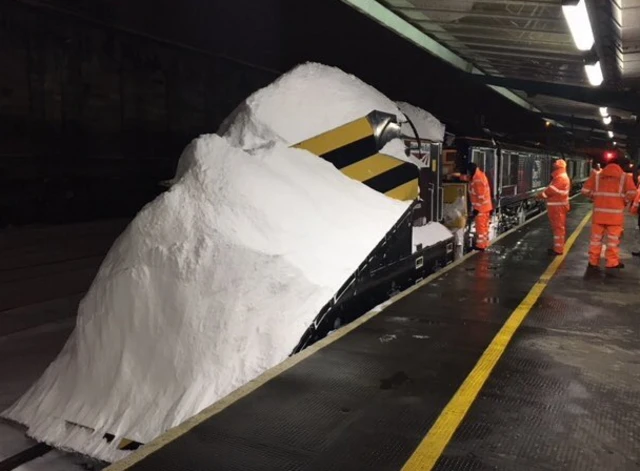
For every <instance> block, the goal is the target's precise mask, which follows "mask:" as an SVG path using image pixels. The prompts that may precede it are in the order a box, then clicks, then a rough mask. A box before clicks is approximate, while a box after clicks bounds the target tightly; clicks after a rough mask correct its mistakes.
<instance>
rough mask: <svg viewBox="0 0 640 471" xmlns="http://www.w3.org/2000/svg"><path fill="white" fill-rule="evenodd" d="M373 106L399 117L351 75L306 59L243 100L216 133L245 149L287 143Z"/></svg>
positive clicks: (353, 117)
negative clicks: (278, 142) (277, 142)
mask: <svg viewBox="0 0 640 471" xmlns="http://www.w3.org/2000/svg"><path fill="white" fill-rule="evenodd" d="M374 110H376V111H382V112H386V113H389V114H393V115H394V116H396V118H397V119H398V122H400V121H401V120H404V116H402V114H401V113H400V110H399V109H398V106H397V105H396V104H395V103H394V102H393V101H392V100H390V99H389V98H387V97H386V96H385V95H383V94H382V93H380V92H379V91H378V90H376V89H375V88H373V87H372V86H370V85H368V84H366V83H364V82H363V81H362V80H360V79H358V78H357V77H355V76H353V75H349V74H347V73H345V72H343V71H342V70H340V69H338V68H336V67H329V66H326V65H323V64H317V63H306V64H302V65H299V66H298V67H296V68H294V69H293V70H291V71H290V72H288V73H286V74H284V75H282V76H281V77H280V78H279V79H278V80H276V81H275V82H273V83H272V84H271V85H269V86H267V87H265V88H263V89H261V90H258V91H257V92H256V93H254V94H253V95H251V96H250V97H249V98H247V99H246V100H245V101H244V102H243V103H242V104H241V105H240V106H239V107H238V108H237V109H236V110H235V111H234V112H233V113H232V114H231V116H229V118H227V119H226V120H225V122H223V123H222V125H221V126H220V128H219V129H218V134H220V135H222V136H225V137H227V138H228V139H229V140H230V142H231V143H232V144H233V145H235V146H237V147H242V148H243V149H245V150H252V149H256V148H259V147H263V146H264V145H269V144H270V143H271V142H273V141H280V142H284V143H285V144H287V145H293V144H298V143H299V142H302V141H304V140H306V139H309V138H311V137H314V136H317V135H318V134H322V133H323V132H326V131H328V130H330V129H334V128H336V127H338V126H342V125H343V124H346V123H349V122H351V121H355V120H356V119H360V118H362V117H363V116H366V115H368V114H369V113H370V112H372V111H374Z"/></svg>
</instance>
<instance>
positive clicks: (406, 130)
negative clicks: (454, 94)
mask: <svg viewBox="0 0 640 471" xmlns="http://www.w3.org/2000/svg"><path fill="white" fill-rule="evenodd" d="M396 104H397V106H398V107H399V108H400V111H402V113H404V114H405V115H406V116H407V118H409V119H410V120H411V122H412V123H413V125H414V126H415V128H416V131H418V136H419V137H420V139H427V140H430V141H434V142H442V141H443V140H444V130H445V126H444V124H442V123H441V122H440V121H438V119H437V118H436V117H435V116H433V115H432V114H431V113H429V112H428V111H425V110H423V109H422V108H418V107H417V106H413V105H411V104H409V103H405V102H402V101H399V102H397V103H396ZM401 121H403V124H402V127H401V130H402V134H404V135H405V136H408V137H414V136H415V132H414V130H413V128H412V127H411V125H410V124H409V123H408V122H406V119H404V117H403V119H402V120H401Z"/></svg>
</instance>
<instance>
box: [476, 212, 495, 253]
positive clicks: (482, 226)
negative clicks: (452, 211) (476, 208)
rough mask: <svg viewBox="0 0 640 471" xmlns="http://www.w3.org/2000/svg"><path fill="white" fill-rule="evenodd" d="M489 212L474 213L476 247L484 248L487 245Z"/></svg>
mask: <svg viewBox="0 0 640 471" xmlns="http://www.w3.org/2000/svg"><path fill="white" fill-rule="evenodd" d="M490 220H491V213H478V214H477V215H476V247H478V248H479V249H486V248H487V247H488V246H489V221H490Z"/></svg>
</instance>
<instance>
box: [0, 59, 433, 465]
mask: <svg viewBox="0 0 640 471" xmlns="http://www.w3.org/2000/svg"><path fill="white" fill-rule="evenodd" d="M373 110H378V111H383V112H388V113H392V114H395V115H396V116H398V117H400V116H399V114H400V112H399V109H398V107H397V106H396V104H395V103H394V102H392V101H391V100H389V99H388V98H387V97H385V96H384V95H382V94H380V93H379V92H378V91H376V90H375V89H373V88H372V87H370V86H369V85H367V84H365V83H363V82H362V81H360V80H358V79H357V78H355V77H353V76H351V75H348V74H346V73H344V72H342V71H340V70H339V69H336V68H333V67H327V66H323V65H320V64H305V65H302V66H299V67H297V68H295V69H293V70H292V71H291V72H289V73H288V74H285V75H284V76H282V77H281V78H280V79H279V80H277V81H276V82H274V83H273V84H272V85H270V86H268V87H266V88H265V89H263V90H260V91H258V92H256V93H254V94H253V95H252V96H251V97H249V98H248V99H247V100H246V102H245V103H243V104H242V105H241V106H240V107H238V108H237V109H236V111H235V112H234V113H233V114H232V115H231V116H230V117H229V118H228V119H227V121H226V122H225V123H224V124H223V126H222V127H221V129H220V133H222V134H224V136H222V137H221V136H219V135H206V136H201V137H200V138H198V139H196V140H194V141H193V142H192V143H191V144H190V145H189V146H187V148H186V149H185V151H184V152H183V154H182V156H181V158H180V161H179V164H178V168H177V172H176V177H175V178H174V180H173V186H172V187H171V189H170V190H169V191H167V192H166V193H164V194H162V195H161V196H159V197H158V198H156V200H155V201H153V202H152V203H150V204H148V205H147V206H146V207H145V208H143V210H142V211H141V212H140V213H139V214H138V215H137V216H136V218H135V219H134V220H133V221H132V222H131V224H130V225H129V226H128V227H127V229H126V230H125V231H124V232H123V234H122V235H121V236H120V237H119V238H118V240H117V241H116V242H115V243H114V245H113V247H112V248H111V250H110V252H109V253H108V255H107V257H106V258H105V260H104V262H103V264H102V266H101V267H100V270H99V272H98V274H97V275H96V278H95V280H94V282H93V284H92V286H91V288H90V289H89V292H88V293H87V295H86V296H85V297H84V299H83V300H82V302H81V303H80V306H79V310H78V317H77V324H76V328H75V330H74V332H73V333H72V335H71V336H70V338H69V340H68V341H67V343H66V345H65V347H64V349H63V351H62V352H61V353H60V355H59V356H58V358H56V360H55V361H54V362H53V363H52V364H51V365H50V366H49V368H48V369H47V370H46V371H45V373H44V374H43V375H42V377H41V378H40V379H39V380H38V381H37V382H36V383H35V384H34V385H33V386H32V387H31V388H30V389H29V391H27V392H26V393H25V394H24V395H23V396H22V397H21V398H20V399H19V400H18V401H17V402H16V403H15V404H14V405H13V406H12V407H11V408H9V409H8V410H6V411H5V412H4V413H3V416H4V417H6V418H9V419H12V420H14V421H17V422H20V423H22V424H25V425H26V426H27V427H28V434H29V435H30V436H32V437H34V438H35V439H37V440H40V441H44V442H47V443H50V444H52V445H54V446H57V447H60V448H64V449H71V450H74V451H77V452H80V453H83V454H87V455H91V456H93V457H95V458H98V459H102V460H106V461H115V460H117V459H120V458H122V457H123V456H125V455H126V454H128V453H129V452H127V451H120V450H117V445H118V443H119V441H120V439H121V438H127V439H131V440H135V441H138V442H142V443H147V442H149V441H150V440H152V439H153V438H155V437H157V436H158V435H159V434H161V433H162V432H164V431H165V430H167V429H169V428H171V427H173V426H175V425H178V424H179V423H181V422H183V421H184V420H186V419H188V418H189V417H192V416H193V415H195V414H197V413H198V412H199V411H201V410H202V409H204V408H205V407H207V406H209V405H211V404H212V403H214V402H216V401H217V400H219V399H220V398H222V397H224V396H225V395H227V394H229V393H230V392H232V391H233V390H235V389H236V388H238V387H240V386H241V385H243V384H245V383H247V382H248V381H250V380H251V379H253V378H255V377H256V376H258V375H259V374H261V373H262V372H264V371H265V370H267V369H268V368H270V367H272V366H274V365H276V364H278V363H280V362H281V361H282V360H284V359H285V358H286V357H287V356H288V355H289V354H290V353H291V351H292V350H293V349H294V348H295V346H296V345H297V343H298V341H299V340H300V338H301V336H302V334H303V333H304V331H305V330H306V328H307V327H308V326H309V324H310V323H311V321H312V320H313V318H314V317H315V316H316V315H317V314H318V312H319V311H320V309H321V308H322V307H323V306H324V305H325V304H326V303H327V302H328V300H329V299H330V298H331V297H332V296H333V295H334V294H335V293H336V291H337V290H338V289H339V288H340V286H341V285H342V284H343V283H344V281H345V280H346V279H347V278H348V277H349V276H350V275H351V274H352V273H353V271H354V270H355V269H356V268H357V267H358V266H359V264H360V263H361V262H362V261H363V260H364V258H365V257H366V255H367V254H368V253H369V252H370V251H371V250H372V249H373V248H374V247H375V246H376V245H377V244H378V242H379V241H380V240H381V239H382V237H384V235H385V234H386V233H387V231H388V230H389V229H390V228H391V227H392V226H393V224H395V223H396V222H397V220H398V219H399V218H400V216H401V215H402V214H403V213H404V211H405V210H406V208H407V207H408V205H409V204H408V203H404V202H399V201H396V200H393V199H390V198H388V197H386V196H384V195H382V194H380V193H378V192H376V191H374V190H372V189H370V188H368V187H367V186H365V185H363V184H361V183H359V182H357V181H355V180H351V179H349V178H348V177H346V176H345V175H343V174H342V173H341V172H339V171H338V170H337V169H336V168H335V167H333V166H332V165H331V164H330V163H328V162H326V161H325V160H323V159H322V158H319V157H316V156H313V155H311V154H309V153H307V152H305V151H302V150H296V149H291V148H290V147H289V146H290V145H292V144H295V143H298V142H300V141H303V140H305V139H308V138H310V137H313V136H315V135H318V134H320V133H323V132H326V131H328V130H330V129H333V128H335V127H337V126H340V125H342V124H345V123H347V122H350V121H353V120H355V119H359V118H361V117H363V116H365V115H367V114H369V113H370V112H371V111H373ZM400 118H401V117H400ZM385 149H386V150H387V151H388V152H389V153H391V155H393V156H396V157H400V155H402V156H403V157H404V159H405V160H407V159H408V160H407V161H411V158H407V157H406V156H405V155H404V151H403V150H402V149H401V146H400V141H392V142H390V143H389V144H388V146H387V147H386V148H385ZM413 160H415V159H413ZM416 162H417V161H416ZM414 163H415V162H414ZM425 231H426V229H425ZM419 232H423V231H419ZM427 232H428V233H429V234H427ZM433 237H435V238H436V239H439V237H440V235H437V234H435V232H433V231H432V230H428V231H426V232H424V234H422V233H421V234H417V237H416V239H420V240H424V241H427V239H428V240H432V238H433ZM434 240H435V239H434ZM69 424H77V425H80V427H79V426H77V425H76V426H74V425H69ZM105 433H109V434H113V435H115V436H116V438H115V439H114V440H112V441H111V443H107V442H106V440H103V435H104V434H105Z"/></svg>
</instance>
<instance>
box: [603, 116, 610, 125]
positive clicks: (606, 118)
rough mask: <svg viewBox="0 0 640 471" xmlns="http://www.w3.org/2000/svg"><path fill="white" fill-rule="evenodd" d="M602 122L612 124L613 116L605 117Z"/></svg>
mask: <svg viewBox="0 0 640 471" xmlns="http://www.w3.org/2000/svg"><path fill="white" fill-rule="evenodd" d="M602 122H603V123H604V124H607V125H609V124H611V116H605V117H604V118H602Z"/></svg>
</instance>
